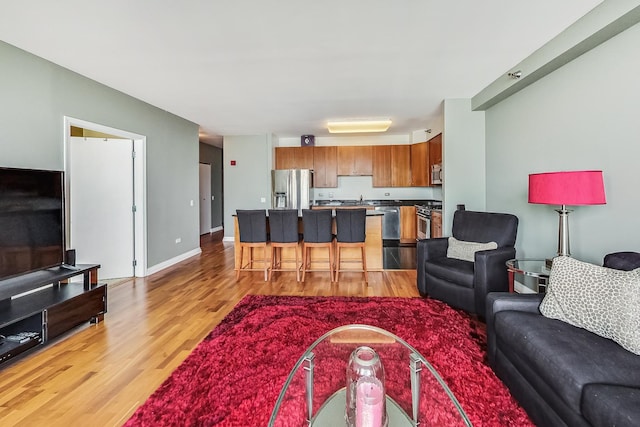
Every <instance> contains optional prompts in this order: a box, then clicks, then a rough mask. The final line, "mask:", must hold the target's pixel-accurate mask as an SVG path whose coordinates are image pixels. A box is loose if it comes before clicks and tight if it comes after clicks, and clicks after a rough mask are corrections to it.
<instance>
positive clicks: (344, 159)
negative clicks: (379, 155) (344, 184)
mask: <svg viewBox="0 0 640 427" xmlns="http://www.w3.org/2000/svg"><path fill="white" fill-rule="evenodd" d="M372 158H373V149H372V147H371V146H370V145H363V146H343V145H341V146H338V175H351V176H363V175H373V160H372Z"/></svg>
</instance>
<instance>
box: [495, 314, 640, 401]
mask: <svg viewBox="0 0 640 427" xmlns="http://www.w3.org/2000/svg"><path fill="white" fill-rule="evenodd" d="M494 330H495V335H496V340H497V342H498V346H499V348H500V349H501V351H502V352H503V353H504V354H505V356H506V357H507V358H508V359H509V360H510V361H511V363H513V365H514V366H515V368H516V369H518V371H519V372H521V373H522V375H523V376H524V377H525V378H526V380H527V382H529V384H531V386H532V387H533V388H534V389H536V390H537V392H538V393H539V394H544V392H545V390H547V389H552V390H555V391H556V393H557V395H558V396H561V398H562V399H563V401H564V403H565V404H566V405H567V406H568V407H569V408H571V409H572V410H573V411H575V412H576V413H580V404H581V399H582V390H583V387H584V386H585V385H586V384H591V383H608V384H618V385H625V386H630V387H638V386H640V357H638V356H637V355H635V354H633V353H631V352H629V351H627V350H625V349H623V348H622V347H620V346H619V345H618V344H616V343H615V342H614V341H612V340H609V339H606V338H603V337H601V336H599V335H596V334H593V333H591V332H589V331H587V330H586V329H581V328H577V327H575V326H572V325H570V324H568V323H565V322H562V321H560V320H555V319H549V318H547V317H544V316H541V315H539V314H534V313H525V312H519V311H501V312H498V313H496V315H495V318H494Z"/></svg>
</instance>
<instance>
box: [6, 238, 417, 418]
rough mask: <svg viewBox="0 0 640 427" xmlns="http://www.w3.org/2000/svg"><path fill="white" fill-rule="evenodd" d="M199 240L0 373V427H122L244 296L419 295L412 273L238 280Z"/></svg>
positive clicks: (115, 288)
mask: <svg viewBox="0 0 640 427" xmlns="http://www.w3.org/2000/svg"><path fill="white" fill-rule="evenodd" d="M221 237H222V236H221V234H220V233H217V234H214V235H212V236H205V237H203V238H202V239H201V246H202V254H201V255H199V256H195V257H192V258H189V259H188V260H186V261H183V262H181V263H180V264H178V265H176V266H173V267H171V268H168V269H166V270H163V271H161V272H159V273H156V274H154V275H152V276H149V277H147V278H144V279H130V280H124V281H120V282H117V283H114V284H110V285H109V291H108V292H109V294H108V297H109V301H108V313H107V314H106V315H105V319H104V322H102V323H100V324H98V325H87V326H82V327H80V328H78V329H76V330H75V331H73V332H72V333H70V334H67V336H65V337H63V338H62V339H59V340H58V341H56V342H54V343H51V344H50V345H48V346H47V347H44V348H42V349H40V350H38V351H37V352H34V353H31V354H30V355H28V356H26V357H24V358H22V359H20V360H18V361H17V362H14V363H13V364H11V365H9V366H4V367H3V368H2V370H0V426H29V427H32V426H65V427H72V426H120V425H122V424H123V423H124V422H125V421H126V420H127V419H128V418H129V417H130V416H131V414H132V413H133V412H134V411H135V409H136V408H137V407H138V406H139V405H141V404H142V403H143V402H144V401H145V400H146V399H147V397H149V395H150V394H151V393H152V392H153V391H154V390H155V389H156V388H157V387H158V386H159V385H160V384H161V383H162V382H163V381H164V380H165V379H166V378H167V377H168V376H169V375H170V374H171V372H172V371H173V370H174V369H175V368H176V367H177V366H178V365H179V364H180V363H181V362H182V361H183V360H184V359H185V358H186V357H187V356H188V355H189V353H191V351H192V350H193V349H194V348H195V346H196V345H197V344H198V343H199V342H200V341H201V340H202V339H203V338H204V337H205V336H206V335H207V334H208V333H209V332H210V331H211V330H212V329H213V328H214V327H215V326H216V325H217V324H218V323H219V322H220V321H221V320H222V318H223V317H224V316H225V315H226V314H227V313H228V312H229V311H231V310H232V309H233V307H234V305H235V304H236V303H237V302H238V301H239V300H240V299H241V298H242V297H244V296H245V295H247V294H268V295H304V296H315V295H344V296H399V297H415V296H418V292H417V289H416V272H415V270H412V271H397V270H390V271H386V272H374V273H369V284H368V286H367V285H366V284H365V283H364V279H363V278H362V273H344V274H341V276H340V282H339V283H337V284H332V283H331V282H330V280H329V273H320V272H318V273H309V274H308V276H307V280H306V282H305V283H304V284H302V283H297V282H296V279H295V273H292V272H286V273H280V275H278V276H276V274H277V273H274V277H273V281H272V282H271V283H265V282H264V281H263V280H262V279H263V276H262V274H261V273H260V272H251V273H243V275H242V276H241V278H240V280H238V281H236V279H235V274H234V271H233V263H234V260H233V244H232V243H227V242H224V243H223V242H222V241H221Z"/></svg>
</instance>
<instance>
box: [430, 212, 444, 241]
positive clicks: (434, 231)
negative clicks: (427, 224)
mask: <svg viewBox="0 0 640 427" xmlns="http://www.w3.org/2000/svg"><path fill="white" fill-rule="evenodd" d="M436 237H442V211H436V210H433V211H431V238H432V239H435V238H436Z"/></svg>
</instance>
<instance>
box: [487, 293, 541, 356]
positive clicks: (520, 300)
mask: <svg viewBox="0 0 640 427" xmlns="http://www.w3.org/2000/svg"><path fill="white" fill-rule="evenodd" d="M543 298H544V294H512V293H509V292H492V293H490V294H489V295H487V302H486V304H487V305H486V321H487V355H488V357H489V364H490V365H491V366H494V361H495V355H496V333H495V315H496V313H499V312H501V311H524V312H527V313H535V314H540V310H539V308H538V307H540V303H541V302H542V299H543Z"/></svg>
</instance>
